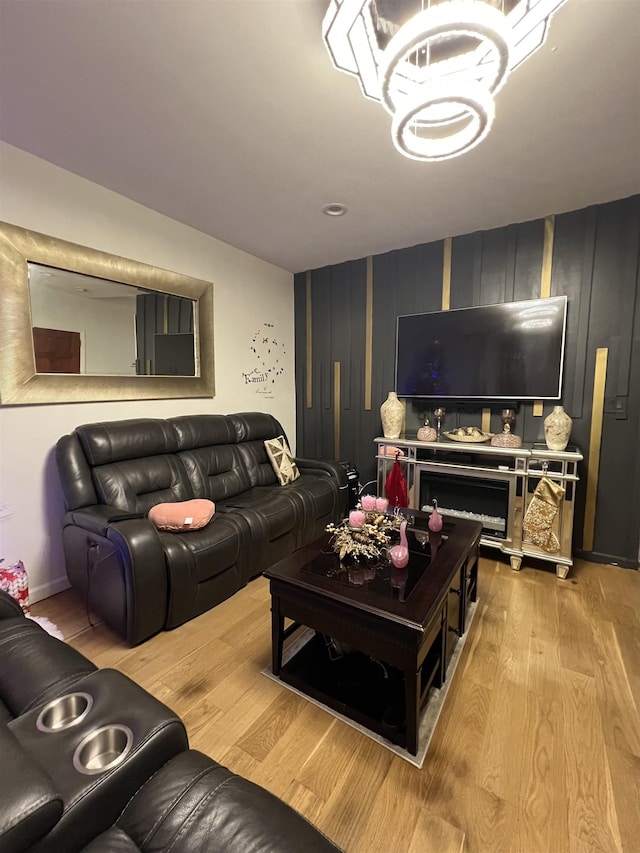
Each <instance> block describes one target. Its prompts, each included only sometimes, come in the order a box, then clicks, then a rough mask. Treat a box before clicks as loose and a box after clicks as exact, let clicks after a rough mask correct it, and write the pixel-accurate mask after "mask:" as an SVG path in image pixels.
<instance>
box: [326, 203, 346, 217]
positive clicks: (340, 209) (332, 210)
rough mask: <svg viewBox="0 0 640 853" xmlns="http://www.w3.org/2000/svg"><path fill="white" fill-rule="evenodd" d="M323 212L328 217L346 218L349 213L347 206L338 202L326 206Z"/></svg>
mask: <svg viewBox="0 0 640 853" xmlns="http://www.w3.org/2000/svg"><path fill="white" fill-rule="evenodd" d="M322 212H323V213H325V214H326V215H327V216H344V215H345V213H346V212H347V206H346V204H340V203H339V202H337V201H334V202H332V203H331V204H325V206H324V207H323V208H322Z"/></svg>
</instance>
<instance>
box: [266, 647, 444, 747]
mask: <svg viewBox="0 0 640 853" xmlns="http://www.w3.org/2000/svg"><path fill="white" fill-rule="evenodd" d="M440 671H441V655H440V651H439V644H434V646H433V648H432V649H431V650H430V652H429V654H427V657H426V659H425V660H424V663H423V665H422V668H421V690H420V693H421V700H420V706H421V707H423V706H424V704H425V703H426V700H427V696H428V693H429V691H430V689H431V687H433V686H439V685H440V680H439V677H440ZM279 678H280V679H281V680H282V681H284V682H285V683H286V684H289V685H291V687H294V688H295V689H296V690H299V691H300V692H301V693H304V694H305V695H307V696H309V697H310V698H312V699H315V700H316V701H317V702H320V703H321V704H323V705H326V706H327V707H328V708H331V709H332V710H334V711H336V712H337V713H339V714H342V715H343V716H345V717H348V718H349V719H350V720H353V721H354V722H356V723H358V724H359V725H361V726H364V727H365V728H367V729H369V730H370V731H372V732H375V733H376V734H379V735H381V736H382V737H384V738H386V739H387V740H389V741H391V743H394V744H396V745H398V746H401V747H403V748H407V746H408V744H407V732H406V716H407V715H406V711H405V683H404V673H403V672H402V670H400V669H398V668H397V667H395V666H392V665H390V664H387V663H385V662H384V661H380V660H377V659H374V658H371V657H369V656H368V655H366V654H364V653H362V652H357V651H354V652H348V653H346V654H344V655H343V656H342V657H338V658H334V659H332V657H331V655H330V653H329V648H328V645H327V641H326V639H325V637H324V636H323V635H321V634H318V633H314V635H313V636H312V637H311V639H310V640H309V641H308V642H307V643H305V645H304V646H303V647H302V648H301V649H300V650H299V651H298V652H297V653H296V654H295V655H293V657H292V658H291V659H290V660H289V661H288V662H287V663H286V664H283V665H282V667H281V668H280V673H279Z"/></svg>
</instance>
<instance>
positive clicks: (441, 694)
mask: <svg viewBox="0 0 640 853" xmlns="http://www.w3.org/2000/svg"><path fill="white" fill-rule="evenodd" d="M477 606H478V602H477V601H474V602H472V603H471V604H470V605H469V609H468V611H467V630H466V632H465V634H464V635H463V636H462V637H461V638H460V641H459V642H458V644H457V645H456V648H455V650H454V652H453V655H452V656H451V660H450V662H449V666H448V667H447V680H446V681H445V683H444V685H443V686H442V687H440V688H435V687H434V688H432V689H431V691H430V693H429V697H428V699H427V704H426V705H425V707H424V708H423V711H422V716H421V718H420V730H419V735H418V754H417V755H411V753H409V752H407V750H406V749H403V748H402V747H401V746H398V745H397V744H395V743H391V741H390V740H387V739H386V738H385V737H383V736H382V735H379V734H377V733H376V732H372V731H370V730H369V729H367V728H365V727H364V726H361V725H360V724H359V723H355V722H354V721H353V720H350V719H349V717H345V716H344V715H343V714H339V713H338V712H337V711H334V710H333V709H332V708H329V707H327V706H326V705H324V704H323V703H322V702H318V701H317V700H316V699H312V698H311V697H310V696H307V695H306V693H302V692H301V691H300V690H296V688H295V687H291V685H289V684H285V682H284V681H280V679H279V678H278V677H277V676H275V675H274V674H273V673H272V672H271V670H270V669H268V668H267V669H263V670H262V674H263V675H266V676H267V678H270V679H271V680H272V681H275V682H277V683H278V684H280V685H281V686H282V687H286V689H287V690H291V692H292V693H297V694H298V696H302V698H303V699H306V700H307V702H312V703H313V704H314V705H317V706H318V708H322V709H323V710H324V711H326V712H327V713H328V714H331V715H332V716H333V717H336V718H337V719H338V720H342V722H343V723H346V724H347V725H348V726H351V728H353V729H356V730H357V731H359V732H362V734H363V735H366V736H367V737H369V738H371V740H374V741H375V742H376V743H379V744H380V745H381V746H384V747H385V748H386V749H389V750H391V752H393V753H394V754H395V755H398V756H399V757H400V758H404V760H405V761H408V762H409V763H410V764H413V766H414V767H417V768H418V769H420V768H421V767H422V765H423V764H424V759H425V756H426V754H427V750H428V749H429V743H430V742H431V738H432V737H433V733H434V731H435V728H436V723H437V722H438V718H439V717H440V712H441V711H442V708H443V706H444V703H445V700H446V698H447V693H448V692H449V687H450V686H451V682H452V681H453V678H454V676H455V673H456V669H457V667H458V662H459V660H460V657H461V655H462V650H463V649H464V645H465V643H466V641H467V637H468V636H469V628H470V627H471V623H472V622H473V618H474V616H475V613H476V608H477ZM313 633H314V632H313V631H312V630H311V629H310V628H309V629H307V630H306V631H304V632H303V633H302V634H301V635H300V636H299V637H297V638H296V639H295V640H294V642H293V643H291V644H290V645H289V646H287V648H286V649H285V651H284V654H283V656H282V657H283V659H282V662H283V664H285V663H287V661H289V660H290V659H291V658H292V657H293V655H295V654H296V653H297V652H298V651H299V650H300V649H301V648H302V647H303V646H304V645H305V643H307V642H308V641H309V640H310V639H311V637H312V636H313Z"/></svg>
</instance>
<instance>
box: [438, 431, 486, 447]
mask: <svg viewBox="0 0 640 853" xmlns="http://www.w3.org/2000/svg"><path fill="white" fill-rule="evenodd" d="M442 434H443V435H444V436H445V438H450V439H451V441H461V442H464V443H465V444H479V443H481V442H483V441H489V439H490V438H491V436H492V435H493V433H491V432H482V430H481V429H478V427H459V428H458V429H454V430H450V431H449V432H443V433H442Z"/></svg>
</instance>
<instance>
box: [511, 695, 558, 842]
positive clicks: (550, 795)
mask: <svg viewBox="0 0 640 853" xmlns="http://www.w3.org/2000/svg"><path fill="white" fill-rule="evenodd" d="M528 698H529V701H528V702H527V706H526V717H525V723H524V726H523V729H522V743H521V750H522V753H523V763H522V777H521V780H520V791H519V802H520V809H519V813H518V829H517V837H518V840H519V844H520V849H522V850H523V851H525V850H531V851H537V850H540V851H544V850H554V849H555V850H566V849H567V848H568V846H569V826H568V818H567V811H566V805H565V804H566V799H567V792H566V789H567V786H566V776H565V772H564V763H563V760H562V759H563V742H564V725H563V714H562V706H561V705H559V704H558V703H556V702H554V701H551V700H549V699H546V698H544V697H541V696H536V695H535V694H533V693H529V696H528Z"/></svg>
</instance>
